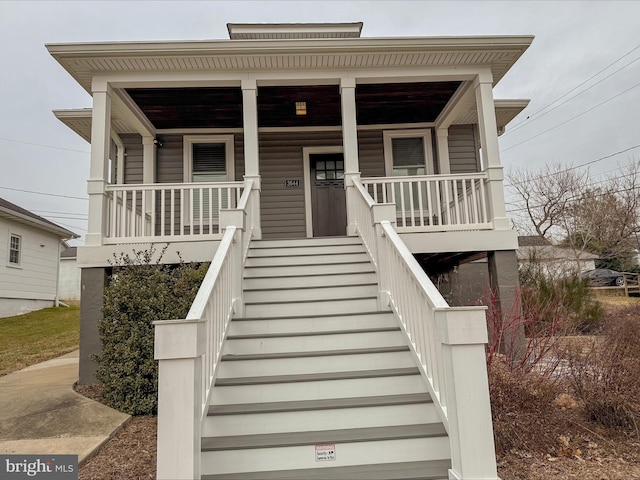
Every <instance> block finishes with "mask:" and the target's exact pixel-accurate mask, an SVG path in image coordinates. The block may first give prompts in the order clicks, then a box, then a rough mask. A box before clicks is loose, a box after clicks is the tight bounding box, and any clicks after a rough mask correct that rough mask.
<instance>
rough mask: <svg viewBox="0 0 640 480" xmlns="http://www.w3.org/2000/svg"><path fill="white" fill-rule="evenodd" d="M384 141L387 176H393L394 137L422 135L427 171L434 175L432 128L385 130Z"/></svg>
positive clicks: (383, 133)
mask: <svg viewBox="0 0 640 480" xmlns="http://www.w3.org/2000/svg"><path fill="white" fill-rule="evenodd" d="M382 137H383V142H384V170H385V175H386V176H387V177H392V176H393V147H392V145H391V141H392V139H394V138H415V137H422V144H423V145H424V159H425V163H426V165H425V172H426V173H427V175H433V174H434V171H433V145H432V143H431V129H420V130H385V131H384V132H382Z"/></svg>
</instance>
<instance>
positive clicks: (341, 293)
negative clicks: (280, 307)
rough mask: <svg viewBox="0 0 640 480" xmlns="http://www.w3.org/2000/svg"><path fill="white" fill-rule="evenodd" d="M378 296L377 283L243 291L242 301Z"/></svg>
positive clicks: (257, 301)
mask: <svg viewBox="0 0 640 480" xmlns="http://www.w3.org/2000/svg"><path fill="white" fill-rule="evenodd" d="M377 294H378V284H377V283H367V284H360V285H341V286H334V285H327V286H313V287H306V286H303V285H300V286H299V287H298V288H292V287H288V288H275V287H272V288H262V289H257V290H245V291H244V301H245V304H248V303H259V302H269V303H277V302H300V301H306V300H332V299H348V298H353V297H366V296H375V295H377Z"/></svg>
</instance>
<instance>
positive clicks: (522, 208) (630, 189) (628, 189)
mask: <svg viewBox="0 0 640 480" xmlns="http://www.w3.org/2000/svg"><path fill="white" fill-rule="evenodd" d="M635 190H640V185H636V186H635V187H630V188H623V189H622V190H614V191H606V192H602V193H595V194H592V195H591V197H603V196H605V195H609V194H616V193H626V192H633V191H635ZM581 197H582V195H574V196H572V197H569V198H567V199H566V201H567V202H570V201H572V200H579V199H580V198H581ZM544 206H545V204H540V205H533V206H531V207H521V208H516V209H513V210H506V212H507V213H516V212H526V211H527V210H531V209H533V208H540V207H544Z"/></svg>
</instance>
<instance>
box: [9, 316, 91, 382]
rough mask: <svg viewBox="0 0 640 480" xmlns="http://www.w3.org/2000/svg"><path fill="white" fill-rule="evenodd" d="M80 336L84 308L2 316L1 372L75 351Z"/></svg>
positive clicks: (14, 369) (11, 370)
mask: <svg viewBox="0 0 640 480" xmlns="http://www.w3.org/2000/svg"><path fill="white" fill-rule="evenodd" d="M79 336H80V307H70V308H66V307H59V308H45V309H43V310H38V311H36V312H31V313H27V314H25V315H18V316H17V317H7V318H0V375H6V374H7V373H11V372H14V371H16V370H20V369H21V368H24V367H28V366H29V365H33V364H34V363H39V362H43V361H45V360H49V359H51V358H55V357H58V356H60V355H64V354H65V353H68V352H71V351H73V350H75V349H76V348H78V340H79Z"/></svg>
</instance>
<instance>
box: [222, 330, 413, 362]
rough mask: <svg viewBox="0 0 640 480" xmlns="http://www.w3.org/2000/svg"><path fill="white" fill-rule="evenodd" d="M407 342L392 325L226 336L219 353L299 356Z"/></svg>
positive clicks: (396, 345)
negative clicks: (298, 333) (371, 328)
mask: <svg viewBox="0 0 640 480" xmlns="http://www.w3.org/2000/svg"><path fill="white" fill-rule="evenodd" d="M406 344H407V341H406V338H405V336H404V334H403V333H402V332H401V331H400V329H399V328H395V329H394V330H393V331H382V332H379V331H373V332H370V331H369V332H367V331H365V332H356V333H342V332H339V333H335V334H321V335H301V336H284V337H258V338H240V339H227V341H226V342H225V345H224V347H223V351H222V352H223V353H222V354H223V356H226V355H252V354H253V355H255V354H270V353H275V354H278V353H299V354H300V356H304V353H305V352H320V351H324V350H326V351H335V350H342V349H344V350H354V349H362V348H379V347H404V346H406Z"/></svg>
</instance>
